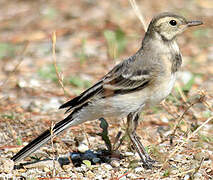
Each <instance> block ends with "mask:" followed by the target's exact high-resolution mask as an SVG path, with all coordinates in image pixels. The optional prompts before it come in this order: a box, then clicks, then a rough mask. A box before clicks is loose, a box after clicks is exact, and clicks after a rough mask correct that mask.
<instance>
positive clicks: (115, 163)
mask: <svg viewBox="0 0 213 180" xmlns="http://www.w3.org/2000/svg"><path fill="white" fill-rule="evenodd" d="M110 164H111V166H112V167H119V166H120V162H119V161H118V160H116V159H113V160H112V161H111V162H110Z"/></svg>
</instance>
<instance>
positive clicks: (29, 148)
mask: <svg viewBox="0 0 213 180" xmlns="http://www.w3.org/2000/svg"><path fill="white" fill-rule="evenodd" d="M72 115H73V113H71V114H70V115H69V116H68V117H66V118H65V119H64V120H62V121H60V122H58V123H57V124H56V125H55V126H54V127H53V129H52V136H56V135H57V134H59V133H60V132H62V131H64V130H65V129H67V128H68V127H71V126H74V125H77V124H79V123H78V122H75V121H73V119H72ZM50 139H51V132H50V130H46V131H44V132H43V133H42V134H41V135H40V136H38V137H37V138H36V139H34V140H33V141H32V142H30V143H29V144H28V145H26V146H25V147H24V148H22V149H21V150H20V151H19V152H18V153H17V154H16V155H15V156H13V157H12V158H11V160H13V161H14V162H18V161H20V160H22V159H24V158H25V157H27V156H28V155H30V154H31V153H33V152H35V151H36V150H37V149H38V148H40V147H41V146H42V145H44V144H45V143H47V141H49V140H50Z"/></svg>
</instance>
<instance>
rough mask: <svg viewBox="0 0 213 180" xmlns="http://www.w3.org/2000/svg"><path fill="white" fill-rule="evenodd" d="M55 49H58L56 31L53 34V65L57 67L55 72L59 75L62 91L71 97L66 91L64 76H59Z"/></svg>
mask: <svg viewBox="0 0 213 180" xmlns="http://www.w3.org/2000/svg"><path fill="white" fill-rule="evenodd" d="M55 47H56V32H55V31H54V32H53V34H52V58H53V64H54V67H55V71H56V75H57V78H58V82H59V84H60V86H61V87H62V89H63V91H64V95H69V93H68V92H67V91H66V90H65V87H64V84H63V79H62V76H61V75H60V74H59V70H58V66H57V63H56V55H55Z"/></svg>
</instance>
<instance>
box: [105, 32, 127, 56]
mask: <svg viewBox="0 0 213 180" xmlns="http://www.w3.org/2000/svg"><path fill="white" fill-rule="evenodd" d="M104 37H105V39H106V41H107V45H108V53H109V56H110V58H117V57H119V56H120V54H121V53H122V52H123V51H124V49H125V47H126V43H127V38H126V35H125V33H124V32H123V31H122V30H121V29H117V30H115V31H112V30H105V31H104Z"/></svg>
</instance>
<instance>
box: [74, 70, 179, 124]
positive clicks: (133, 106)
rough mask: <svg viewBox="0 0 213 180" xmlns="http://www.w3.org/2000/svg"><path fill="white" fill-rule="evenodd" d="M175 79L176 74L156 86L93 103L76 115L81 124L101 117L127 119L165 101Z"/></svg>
mask: <svg viewBox="0 0 213 180" xmlns="http://www.w3.org/2000/svg"><path fill="white" fill-rule="evenodd" d="M175 79H176V75H175V74H174V75H172V76H170V77H169V78H167V79H164V80H163V81H161V82H159V83H155V86H149V87H146V88H144V89H142V90H140V91H137V92H133V93H129V94H128V93H127V94H124V95H117V96H113V97H109V98H107V99H104V98H103V99H99V100H97V101H93V102H92V103H90V104H89V105H87V106H86V107H84V108H82V110H81V111H79V113H77V114H76V115H77V117H78V119H79V120H80V121H81V122H84V121H88V120H94V119H98V118H100V117H113V116H114V117H125V116H127V115H128V114H129V113H130V112H135V111H137V110H138V109H140V108H143V107H144V108H145V107H146V108H147V107H150V106H152V105H154V104H156V103H159V102H161V101H162V100H163V99H165V98H166V97H167V96H168V95H169V94H170V92H171V90H172V88H173V86H174V83H175ZM156 84H157V85H156ZM80 121H79V122H80Z"/></svg>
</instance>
